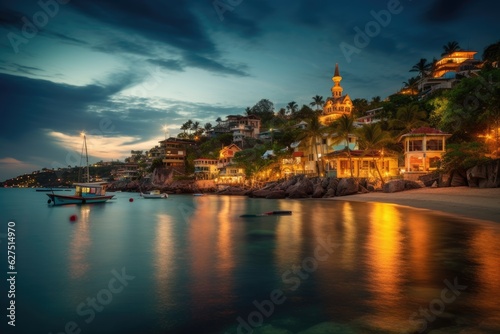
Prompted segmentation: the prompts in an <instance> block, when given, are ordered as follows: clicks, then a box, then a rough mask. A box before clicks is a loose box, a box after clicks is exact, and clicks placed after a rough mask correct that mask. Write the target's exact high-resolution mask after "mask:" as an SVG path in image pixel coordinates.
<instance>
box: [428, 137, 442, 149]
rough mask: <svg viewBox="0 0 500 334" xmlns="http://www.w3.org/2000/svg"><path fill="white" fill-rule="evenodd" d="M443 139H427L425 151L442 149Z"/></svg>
mask: <svg viewBox="0 0 500 334" xmlns="http://www.w3.org/2000/svg"><path fill="white" fill-rule="evenodd" d="M442 150H443V141H442V140H441V139H431V140H428V141H427V151H442Z"/></svg>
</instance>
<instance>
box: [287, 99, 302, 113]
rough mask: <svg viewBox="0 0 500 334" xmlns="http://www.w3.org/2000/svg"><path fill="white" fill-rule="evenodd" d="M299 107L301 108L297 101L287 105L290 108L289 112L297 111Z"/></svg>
mask: <svg viewBox="0 0 500 334" xmlns="http://www.w3.org/2000/svg"><path fill="white" fill-rule="evenodd" d="M298 108H299V105H298V104H297V102H295V101H292V102H288V104H287V105H286V110H288V113H289V114H294V113H296V112H297V109H298Z"/></svg>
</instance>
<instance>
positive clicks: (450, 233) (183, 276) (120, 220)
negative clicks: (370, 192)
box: [0, 189, 500, 334]
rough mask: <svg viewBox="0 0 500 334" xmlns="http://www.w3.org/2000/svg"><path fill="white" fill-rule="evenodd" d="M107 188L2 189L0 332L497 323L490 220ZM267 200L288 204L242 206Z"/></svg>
mask: <svg viewBox="0 0 500 334" xmlns="http://www.w3.org/2000/svg"><path fill="white" fill-rule="evenodd" d="M62 193H67V194H69V192H62ZM115 195H116V196H115V199H113V200H112V201H110V202H108V203H106V204H92V205H83V206H75V205H70V206H59V207H52V206H49V205H48V204H47V199H48V197H47V196H46V195H45V193H42V192H35V190H34V189H0V211H1V213H0V215H1V223H0V248H1V254H2V257H1V259H2V266H1V268H2V271H3V272H2V276H3V279H2V280H1V283H0V295H1V296H2V298H1V301H2V307H1V309H2V310H3V311H2V313H3V314H2V315H1V318H0V319H2V320H1V321H2V324H1V326H0V328H1V330H0V332H1V333H53V334H56V333H58V334H59V333H76V334H78V333H96V334H101V333H103V334H104V333H106V334H114V333H122V334H123V333H139V334H140V333H144V334H148V333H252V332H253V333H308V334H311V333H412V332H414V333H424V332H428V331H430V330H432V329H440V330H442V331H444V332H456V333H459V332H460V331H461V330H464V332H463V333H469V332H472V331H473V330H477V331H480V332H481V333H499V332H500V302H499V301H500V226H499V225H498V224H494V223H488V222H481V221H474V220H464V219H459V218H456V217H453V216H449V215H442V214H438V213H434V212H431V211H426V210H416V209H410V208H406V207H399V206H395V205H390V204H377V203H356V202H348V201H345V202H344V201H328V200H264V199H249V198H246V197H230V196H215V195H207V196H201V197H194V196H189V195H171V196H170V197H169V198H168V199H143V198H141V197H140V196H139V195H138V194H136V193H115ZM346 200H348V198H347V197H346ZM272 210H291V211H292V212H293V214H292V215H287V216H274V215H271V216H256V217H245V218H242V217H240V215H243V214H261V213H264V212H267V211H272ZM72 215H76V220H75V221H71V219H70V217H71V216H72ZM9 222H13V223H10V224H9ZM8 225H11V227H12V226H13V228H14V230H11V232H12V231H14V233H15V239H14V242H15V250H14V252H15V266H14V270H15V272H16V274H15V275H10V274H8V272H12V270H10V269H9V268H8V263H7V261H8V258H7V247H8V245H9V243H8V242H9V235H8ZM10 241H12V239H11V240H10ZM11 254H12V253H11ZM11 259H12V258H11ZM12 276H14V282H15V284H14V286H13V285H12V282H13V280H10V281H8V280H7V279H10V278H11V277H12ZM12 289H14V292H15V293H14V294H15V296H12V295H11V294H9V290H10V291H12ZM12 300H14V301H15V322H14V323H15V327H14V326H12V325H9V324H8V322H9V321H12V317H11V318H9V317H8V315H9V314H11V313H12V312H11V311H9V310H7V308H8V307H10V304H9V303H11V301H12ZM11 324H12V323H11Z"/></svg>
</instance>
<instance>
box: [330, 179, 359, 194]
mask: <svg viewBox="0 0 500 334" xmlns="http://www.w3.org/2000/svg"><path fill="white" fill-rule="evenodd" d="M357 192H358V182H357V181H356V180H355V179H353V178H346V179H340V181H339V184H338V185H337V190H336V192H335V195H336V196H346V195H353V194H356V193H357Z"/></svg>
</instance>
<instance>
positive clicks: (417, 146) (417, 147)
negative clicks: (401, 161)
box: [408, 139, 423, 151]
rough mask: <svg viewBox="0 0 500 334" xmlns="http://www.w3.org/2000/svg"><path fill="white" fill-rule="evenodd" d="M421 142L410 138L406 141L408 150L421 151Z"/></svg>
mask: <svg viewBox="0 0 500 334" xmlns="http://www.w3.org/2000/svg"><path fill="white" fill-rule="evenodd" d="M422 150H423V142H422V140H421V139H420V140H410V141H408V151H422Z"/></svg>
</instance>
